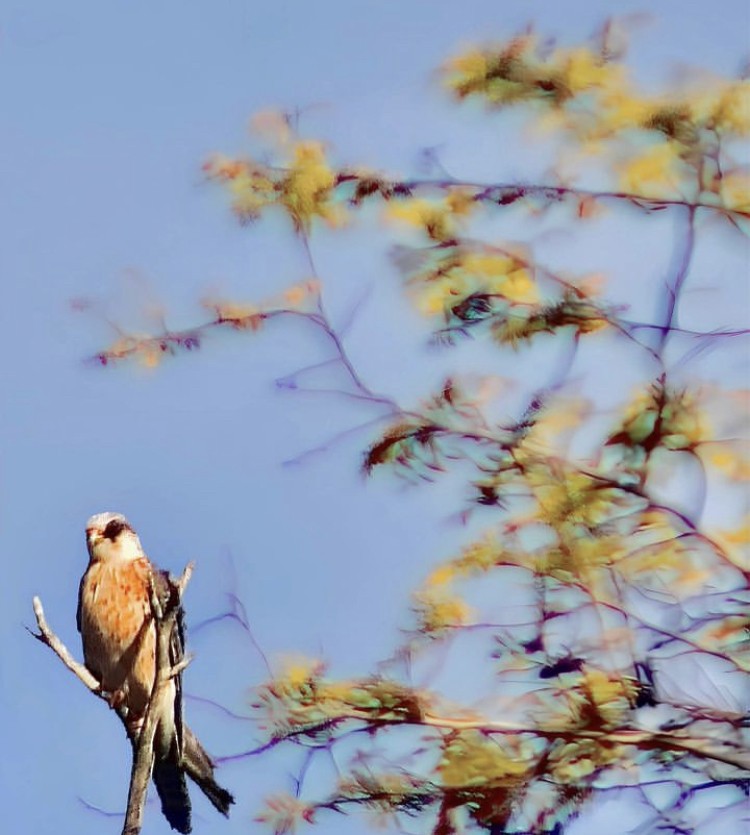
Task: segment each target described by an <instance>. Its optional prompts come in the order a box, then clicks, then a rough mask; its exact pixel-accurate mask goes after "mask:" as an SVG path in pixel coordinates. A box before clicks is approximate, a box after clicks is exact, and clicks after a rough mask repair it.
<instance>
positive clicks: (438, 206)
mask: <svg viewBox="0 0 750 835" xmlns="http://www.w3.org/2000/svg"><path fill="white" fill-rule="evenodd" d="M385 214H386V217H389V218H391V219H393V220H396V221H401V222H402V223H405V224H406V225H407V226H415V227H417V228H418V229H421V230H422V231H423V232H425V233H426V235H427V236H428V237H429V238H431V239H432V240H434V241H445V240H447V239H448V238H450V237H452V236H453V234H454V232H455V225H454V223H453V222H452V217H453V212H452V211H451V208H450V206H448V205H446V204H443V203H439V202H435V201H432V200H424V199H421V198H411V199H409V200H398V201H395V202H392V203H390V204H389V205H388V206H387V207H386V210H385Z"/></svg>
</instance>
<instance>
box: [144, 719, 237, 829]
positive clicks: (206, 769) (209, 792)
mask: <svg viewBox="0 0 750 835" xmlns="http://www.w3.org/2000/svg"><path fill="white" fill-rule="evenodd" d="M182 745H183V750H182V767H183V768H184V769H185V772H184V773H185V774H187V775H188V777H190V779H191V780H192V781H193V782H194V783H196V784H197V785H198V786H199V787H200V789H201V791H202V792H203V794H205V795H206V797H207V798H208V799H209V800H210V801H211V803H212V804H213V805H214V806H215V807H216V809H217V810H218V811H219V812H221V814H222V815H225V816H227V817H228V816H229V807H230V806H231V805H232V804H233V803H234V798H233V797H232V795H231V794H230V793H229V792H228V791H227V790H226V789H223V788H222V787H221V786H220V785H219V784H218V783H217V782H216V780H215V779H214V764H213V762H212V761H211V758H210V757H209V756H208V754H207V753H206V752H205V750H204V749H203V746H202V745H201V744H200V742H198V740H197V738H196V736H195V734H194V733H193V732H192V731H191V730H190V728H188V726H187V725H185V726H184V728H183V740H182ZM181 776H182V780H183V784H184V781H185V778H184V775H181ZM154 782H156V771H154ZM157 790H159V786H158V784H157ZM159 797H161V798H162V804H163V803H164V798H163V797H162V794H161V791H160V790H159ZM188 802H189V801H188ZM162 808H163V807H162ZM164 814H165V815H166V817H167V818H168V819H169V815H168V814H167V812H166V810H165V811H164ZM189 821H190V815H189V807H188V825H189ZM169 822H170V823H172V821H171V819H170V820H169ZM172 826H173V827H174V828H175V829H177V827H176V826H174V824H172ZM178 831H179V832H182V831H183V830H181V829H180V830H178ZM185 831H187V832H189V831H190V830H189V829H188V830H185Z"/></svg>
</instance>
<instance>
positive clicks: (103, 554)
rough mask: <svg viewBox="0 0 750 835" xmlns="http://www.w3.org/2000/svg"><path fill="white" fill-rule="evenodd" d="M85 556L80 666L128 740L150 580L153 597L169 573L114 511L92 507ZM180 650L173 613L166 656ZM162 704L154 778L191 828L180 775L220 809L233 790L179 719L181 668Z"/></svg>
mask: <svg viewBox="0 0 750 835" xmlns="http://www.w3.org/2000/svg"><path fill="white" fill-rule="evenodd" d="M86 544H87V546H88V551H89V564H88V568H87V569H86V572H85V573H84V575H83V577H82V579H81V585H80V588H79V594H78V612H77V617H76V620H77V624H78V631H79V632H80V633H81V639H82V642H83V657H84V660H85V662H86V667H87V668H88V669H89V671H90V672H91V673H92V675H94V676H95V677H96V679H97V680H98V681H99V682H100V684H101V689H102V692H103V693H106V694H107V696H108V698H109V701H110V705H112V706H113V707H118V708H119V710H118V715H120V718H121V719H122V720H123V722H124V724H125V729H126V731H127V734H128V738H129V739H130V741H131V743H133V745H135V743H136V741H137V738H138V733H139V732H140V729H141V726H142V725H143V719H144V716H145V713H146V708H147V707H148V703H149V700H150V698H151V689H152V687H153V684H154V677H155V675H156V627H155V624H154V620H153V615H152V612H151V604H150V591H149V589H150V585H151V584H153V588H154V590H155V592H156V594H157V597H159V598H160V599H162V598H165V597H166V596H167V595H168V593H169V585H168V575H167V573H166V572H164V571H160V570H159V569H157V568H156V567H155V566H154V565H152V563H151V562H150V561H149V559H148V557H147V556H146V555H145V553H144V552H143V548H142V547H141V542H140V540H139V538H138V535H137V534H136V532H135V531H134V530H133V528H132V527H131V526H130V523H129V522H128V520H127V519H126V518H125V517H124V516H122V515H121V514H119V513H98V514H96V515H95V516H92V517H91V518H90V519H89V521H88V522H87V523H86ZM183 656H184V625H183V621H182V617H181V612H180V616H178V618H177V620H176V622H175V626H174V629H173V632H172V635H171V636H170V661H171V663H172V664H173V665H174V664H176V663H177V662H178V661H180V660H181V659H182V658H183ZM169 688H170V692H169V695H168V698H167V699H166V700H165V704H166V705H167V709H165V711H164V712H163V714H162V715H160V716H159V717H158V726H157V731H156V738H155V742H154V768H153V773H152V777H153V781H154V785H155V786H156V791H157V793H158V795H159V798H160V800H161V808H162V812H163V813H164V816H165V817H166V819H167V820H168V821H169V824H170V825H171V827H172V829H176V830H177V831H178V832H181V833H188V832H191V831H192V826H191V820H190V818H191V806H190V796H189V794H188V789H187V781H186V779H185V778H186V775H187V776H188V777H190V778H191V780H193V782H195V783H196V784H197V785H198V786H199V787H200V789H201V790H202V791H203V793H204V794H205V795H206V797H207V798H208V799H209V800H210V801H211V803H212V804H213V805H214V806H215V807H216V809H218V811H219V812H221V813H222V814H223V815H226V816H228V815H229V806H230V805H231V804H232V803H234V798H233V797H232V795H231V794H230V793H229V792H228V791H226V789H223V788H222V787H221V786H220V785H219V784H218V783H217V782H216V780H215V779H214V764H213V762H212V761H211V759H210V757H209V756H208V754H207V753H206V752H205V751H204V749H203V746H202V745H201V744H200V742H198V740H197V739H196V737H195V736H194V734H193V733H192V732H191V730H190V728H188V727H187V725H185V724H184V723H183V721H182V676H181V674H178V675H176V676H175V677H174V678H173V679H172V680H171V681H170V683H169Z"/></svg>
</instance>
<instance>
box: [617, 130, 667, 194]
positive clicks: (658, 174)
mask: <svg viewBox="0 0 750 835" xmlns="http://www.w3.org/2000/svg"><path fill="white" fill-rule="evenodd" d="M679 166H680V158H679V154H678V149H677V146H676V145H675V144H674V143H671V142H660V143H658V144H656V145H652V146H651V147H650V148H648V149H647V150H646V151H644V152H643V153H642V154H640V156H637V157H635V158H634V159H631V160H630V161H629V162H628V163H626V164H625V165H624V166H623V168H622V171H621V175H620V183H621V186H622V188H623V189H624V190H625V191H629V192H632V193H634V194H642V195H644V196H649V197H660V196H666V195H667V194H669V193H670V190H674V189H676V188H677V186H678V185H679V182H680V174H681V172H680V167H679Z"/></svg>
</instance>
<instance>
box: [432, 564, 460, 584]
mask: <svg viewBox="0 0 750 835" xmlns="http://www.w3.org/2000/svg"><path fill="white" fill-rule="evenodd" d="M454 576H455V568H454V567H453V565H452V564H451V563H448V564H447V565H441V566H439V567H438V568H436V569H435V570H434V571H433V572H432V573H431V574H430V575H429V576H428V577H427V585H428V586H444V585H446V584H447V583H450V582H451V580H453V578H454Z"/></svg>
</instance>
